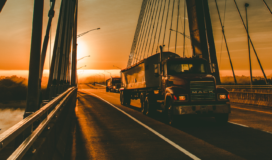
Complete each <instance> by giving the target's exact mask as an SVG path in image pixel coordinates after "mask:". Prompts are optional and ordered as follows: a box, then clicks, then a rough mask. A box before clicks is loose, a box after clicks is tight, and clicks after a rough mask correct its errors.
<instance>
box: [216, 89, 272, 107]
mask: <svg viewBox="0 0 272 160" xmlns="http://www.w3.org/2000/svg"><path fill="white" fill-rule="evenodd" d="M218 87H223V88H226V89H227V90H228V91H229V93H230V102H232V103H241V104H251V105H258V106H266V107H272V85H218Z"/></svg>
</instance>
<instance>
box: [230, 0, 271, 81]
mask: <svg viewBox="0 0 272 160" xmlns="http://www.w3.org/2000/svg"><path fill="white" fill-rule="evenodd" d="M234 3H235V6H236V9H237V11H238V13H239V16H240V19H241V21H242V23H243V26H244V28H245V30H247V27H246V25H245V22H244V20H243V17H242V15H241V12H240V10H239V8H238V5H237V3H236V0H234ZM247 36H248V39H249V41H250V44H251V46H252V49H253V51H254V53H255V56H256V58H257V61H258V63H259V66H260V68H261V70H262V73H263V76H264V79H265V83H266V84H267V78H266V75H265V72H264V69H263V67H262V64H261V61H260V59H259V57H258V54H257V52H256V50H255V47H254V45H253V42H252V40H251V38H250V35H249V33H248V32H247Z"/></svg>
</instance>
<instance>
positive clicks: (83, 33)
mask: <svg viewBox="0 0 272 160" xmlns="http://www.w3.org/2000/svg"><path fill="white" fill-rule="evenodd" d="M99 29H100V28H95V29H91V30H89V31H86V32H83V33H81V34H79V35H77V38H79V37H81V36H83V35H85V34H87V33H89V32H91V31H94V30H99Z"/></svg>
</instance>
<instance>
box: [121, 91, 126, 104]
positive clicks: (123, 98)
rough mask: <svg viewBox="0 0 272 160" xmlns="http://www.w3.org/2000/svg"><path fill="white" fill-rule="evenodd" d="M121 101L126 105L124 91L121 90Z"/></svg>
mask: <svg viewBox="0 0 272 160" xmlns="http://www.w3.org/2000/svg"><path fill="white" fill-rule="evenodd" d="M120 102H121V105H125V97H124V91H121V92H120Z"/></svg>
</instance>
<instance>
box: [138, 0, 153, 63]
mask: <svg viewBox="0 0 272 160" xmlns="http://www.w3.org/2000/svg"><path fill="white" fill-rule="evenodd" d="M155 1H156V0H153V2H152V4H151V7H150V13H149V14H148V15H149V18H148V22H149V24H148V25H147V27H148V29H146V30H145V33H144V42H143V45H142V46H141V50H140V53H141V55H140V59H142V58H144V52H145V51H143V49H144V45H145V44H146V43H145V42H146V39H148V35H149V30H150V26H151V21H150V19H151V17H152V16H151V15H152V14H153V11H154V7H153V6H154V5H155ZM145 46H146V45H145Z"/></svg>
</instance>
